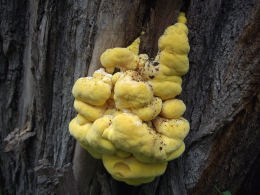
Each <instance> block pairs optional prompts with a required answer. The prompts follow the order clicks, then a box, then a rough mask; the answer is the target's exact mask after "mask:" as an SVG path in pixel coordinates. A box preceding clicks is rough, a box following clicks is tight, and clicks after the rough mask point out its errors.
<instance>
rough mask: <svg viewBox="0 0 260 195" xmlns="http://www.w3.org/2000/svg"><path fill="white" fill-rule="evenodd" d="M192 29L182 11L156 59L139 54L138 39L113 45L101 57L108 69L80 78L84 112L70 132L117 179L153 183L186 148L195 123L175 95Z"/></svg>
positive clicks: (78, 103)
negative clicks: (116, 46)
mask: <svg viewBox="0 0 260 195" xmlns="http://www.w3.org/2000/svg"><path fill="white" fill-rule="evenodd" d="M187 34H188V28H187V26H186V18H185V14H184V13H180V14H179V17H178V22H177V23H176V24H174V25H172V26H169V27H168V28H167V29H166V30H165V32H164V34H163V35H162V36H161V37H160V39H159V41H158V47H159V51H158V54H157V56H156V57H155V59H154V60H150V59H149V57H148V55H146V54H139V55H138V53H139V44H140V38H137V39H136V40H135V41H134V42H133V43H132V44H131V45H130V46H129V47H127V48H113V49H107V50H106V51H105V52H104V53H103V54H102V55H101V57H100V61H101V64H102V65H103V67H104V68H105V69H103V68H101V69H99V70H97V71H95V72H94V74H93V77H84V78H80V79H78V80H77V81H76V83H75V85H74V87H73V89H72V93H73V96H74V97H75V102H74V107H75V109H76V110H77V111H78V115H77V116H76V117H75V118H74V119H73V120H72V121H71V122H70V124H69V130H70V133H71V135H72V136H73V137H74V138H75V139H77V141H78V142H79V143H80V144H81V146H82V147H83V148H85V149H86V150H87V151H88V152H89V153H90V154H91V155H92V156H93V157H94V158H98V159H101V160H102V162H103V164H104V166H105V168H106V170H107V171H108V172H109V173H110V174H111V175H112V177H113V178H115V179H116V180H119V181H123V182H126V183H127V184H129V185H140V184H143V183H147V182H151V181H152V180H153V179H154V178H155V177H156V176H159V175H162V174H163V173H164V171H165V169H166V167H167V163H168V161H170V160H173V159H175V158H177V157H179V156H180V155H181V154H182V153H183V152H184V150H185V144H184V142H183V139H184V138H185V137H186V135H187V134H188V131H189V128H190V127H189V122H188V121H187V120H186V119H184V118H182V115H183V113H184V112H185V110H186V107H185V104H184V103H183V101H182V100H179V99H176V98H175V97H176V96H177V95H179V94H180V93H181V90H182V88H181V84H182V79H181V76H182V75H184V74H186V73H187V71H188V69H189V61H188V53H189V50H190V47H189V43H188V38H187ZM115 68H118V69H120V72H117V73H114V71H115ZM113 73H114V74H113Z"/></svg>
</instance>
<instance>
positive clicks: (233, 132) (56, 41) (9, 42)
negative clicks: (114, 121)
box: [0, 0, 260, 195]
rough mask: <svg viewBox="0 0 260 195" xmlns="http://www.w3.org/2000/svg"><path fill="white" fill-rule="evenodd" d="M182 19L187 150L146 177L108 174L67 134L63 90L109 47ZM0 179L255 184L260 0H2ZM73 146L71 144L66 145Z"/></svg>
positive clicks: (250, 188) (149, 38)
mask: <svg viewBox="0 0 260 195" xmlns="http://www.w3.org/2000/svg"><path fill="white" fill-rule="evenodd" d="M181 8H182V9H184V10H185V12H186V14H187V18H188V27H189V40H190V46H191V51H190V54H189V59H190V70H189V73H188V74H187V75H186V76H184V78H183V79H184V80H183V81H184V82H183V92H182V94H181V96H180V98H181V99H183V100H184V102H185V103H186V106H187V111H186V113H185V117H186V118H187V119H188V120H189V121H190V124H191V131H190V133H189V135H188V137H187V138H186V140H185V143H186V146H187V148H186V151H185V153H184V154H183V155H182V157H181V158H179V159H178V160H175V161H173V162H170V163H169V165H168V168H167V171H166V173H165V174H164V175H163V176H161V177H159V178H157V179H156V180H155V181H154V182H152V183H150V184H146V185H142V186H139V187H131V186H128V185H126V184H124V183H121V182H117V181H115V180H113V179H112V178H111V176H110V175H109V174H108V173H107V172H106V171H105V169H104V167H103V166H102V164H101V162H100V161H97V160H94V159H92V158H91V157H90V156H89V155H88V154H87V152H86V151H84V150H83V149H81V148H80V147H79V146H76V147H75V140H73V139H72V138H71V136H70V135H69V132H68V123H69V121H70V120H71V119H72V118H73V117H74V116H75V111H74V109H73V97H72V95H71V88H72V86H73V83H74V82H75V80H76V79H78V78H79V77H81V76H84V75H87V74H89V75H90V74H92V73H93V71H94V70H95V69H97V68H98V67H100V62H99V56H100V54H101V53H102V52H103V51H104V50H105V49H107V48H111V47H115V46H126V45H128V44H129V43H130V42H131V41H133V40H134V39H135V38H136V37H137V36H139V35H140V33H141V31H145V32H146V34H145V35H143V36H142V37H141V39H142V44H141V51H142V52H147V53H149V54H150V55H151V56H154V55H155V54H156V52H157V39H158V37H159V36H160V35H161V33H162V32H163V30H164V29H165V28H166V27H167V26H168V25H170V24H173V23H174V22H175V21H176V16H177V14H178V12H179V10H180V9H181ZM0 21H1V22H0V127H1V131H0V188H1V191H2V193H3V194H4V195H6V194H19V195H20V194H65V193H67V194H113V195H114V194H149V195H152V194H177V195H178V194H181V195H185V194H217V192H216V190H215V188H214V186H217V187H218V188H219V189H220V190H222V191H223V190H226V189H228V190H230V191H231V192H232V194H248V193H252V194H257V193H260V190H259V187H258V186H257V183H256V182H255V181H258V180H257V179H259V166H257V164H258V163H259V159H260V158H259V156H260V144H259V140H260V119H259V116H260V104H259V101H260V85H259V83H260V82H259V81H260V67H259V64H260V63H259V59H260V52H259V51H260V34H259V33H260V2H259V1H257V0H229V1H218V0H209V1H198V0H186V1H181V0H174V1H173V0H152V1H149V0H144V1H141V0H134V1H130V0H123V1H121V0H95V1H90V0H64V1H55V0H42V1H38V0H29V1H24V0H19V1H15V0H8V1H7V0H1V1H0ZM75 148H76V149H75Z"/></svg>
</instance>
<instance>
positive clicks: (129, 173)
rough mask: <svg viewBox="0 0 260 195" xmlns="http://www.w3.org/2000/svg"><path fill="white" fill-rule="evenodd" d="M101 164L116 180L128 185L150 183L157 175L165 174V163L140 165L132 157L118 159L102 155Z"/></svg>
mask: <svg viewBox="0 0 260 195" xmlns="http://www.w3.org/2000/svg"><path fill="white" fill-rule="evenodd" d="M102 160H103V163H104V166H105V168H106V169H107V171H108V172H109V173H110V174H111V175H112V176H113V177H114V178H115V179H117V180H119V181H124V182H126V183H128V184H130V185H140V183H147V182H151V181H152V180H153V179H154V178H155V177H156V176H157V175H161V174H163V173H164V172H165V169H166V167H167V162H163V163H153V164H150V163H141V162H139V161H138V160H136V159H135V158H134V157H133V156H131V157H128V158H119V157H117V156H111V155H103V157H102Z"/></svg>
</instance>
